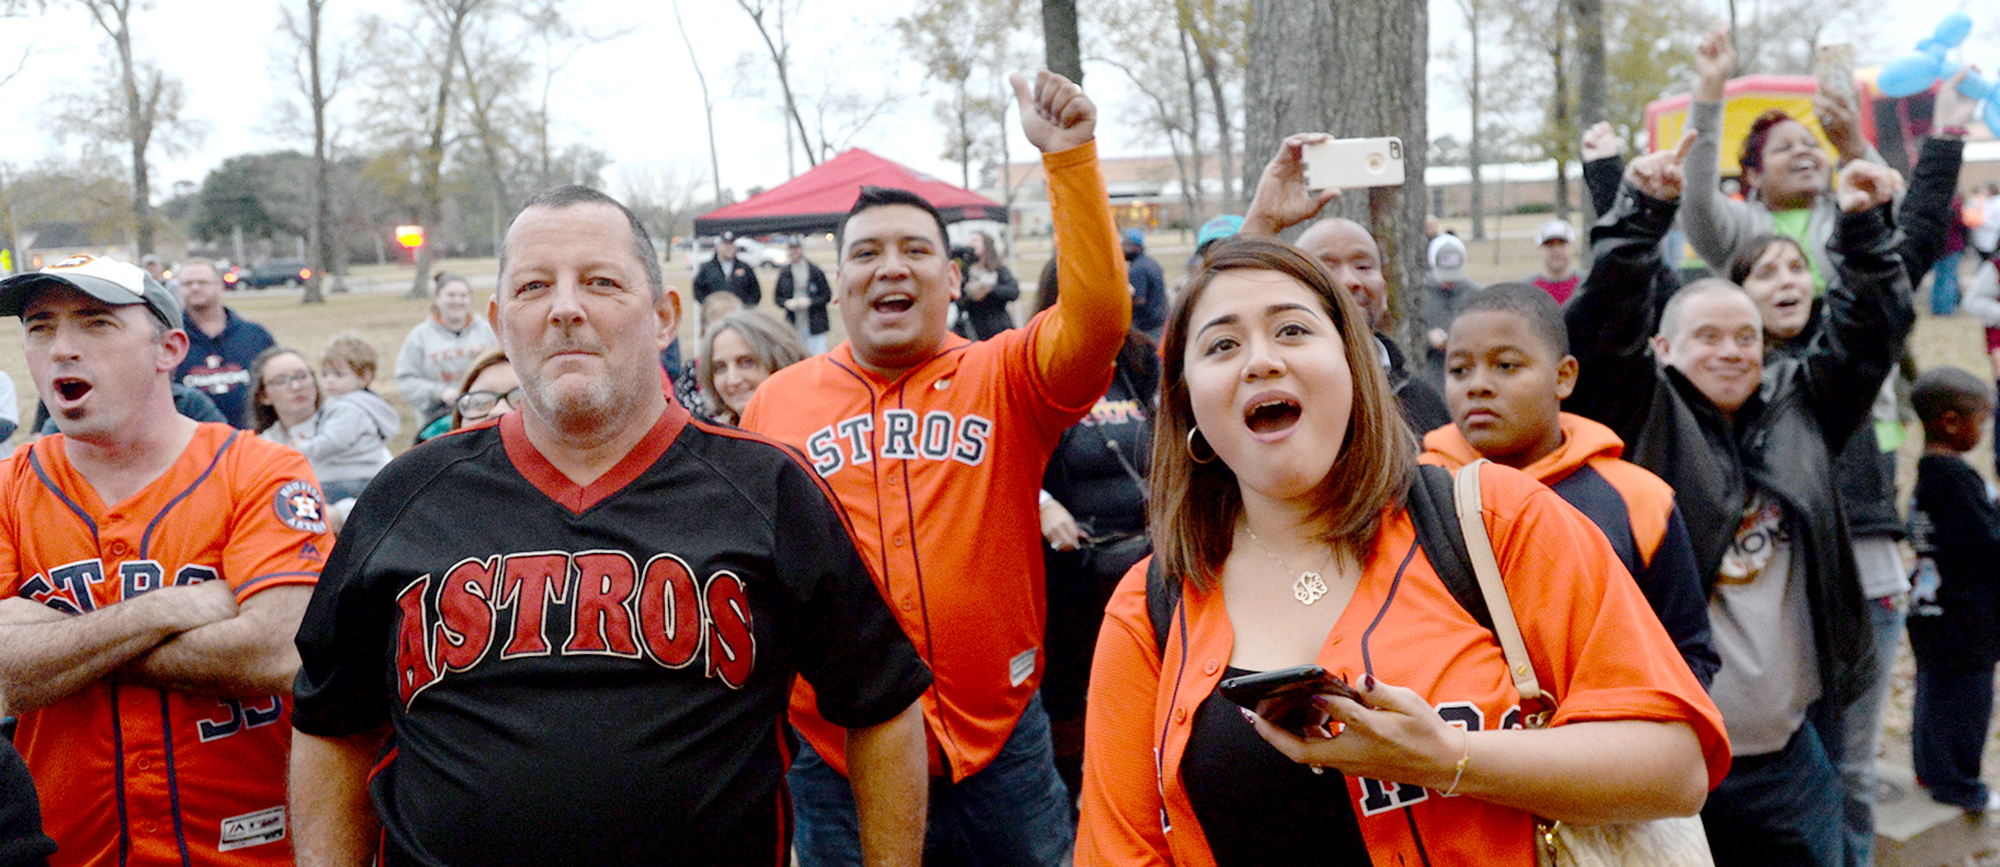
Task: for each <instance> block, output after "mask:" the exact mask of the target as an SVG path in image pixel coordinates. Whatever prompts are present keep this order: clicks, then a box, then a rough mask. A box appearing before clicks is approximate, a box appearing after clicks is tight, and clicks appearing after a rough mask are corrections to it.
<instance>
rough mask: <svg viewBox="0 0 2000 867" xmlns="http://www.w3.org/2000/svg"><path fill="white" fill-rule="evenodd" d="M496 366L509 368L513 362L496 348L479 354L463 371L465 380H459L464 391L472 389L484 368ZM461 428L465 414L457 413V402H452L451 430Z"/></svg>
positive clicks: (461, 395) (484, 370) (510, 406)
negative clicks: (462, 384) (463, 384)
mask: <svg viewBox="0 0 2000 867" xmlns="http://www.w3.org/2000/svg"><path fill="white" fill-rule="evenodd" d="M496 364H505V365H508V366H509V367H511V366H513V362H512V361H509V360H508V359H507V353H506V351H505V350H502V349H499V348H497V347H496V348H494V349H489V350H486V352H485V353H483V354H481V355H480V356H479V357H478V358H475V359H473V360H472V366H471V367H468V368H466V369H465V378H464V379H461V380H459V382H463V383H465V386H464V389H465V390H466V391H470V390H471V389H472V384H473V383H474V382H476V381H478V379H479V375H480V374H482V373H485V372H486V368H489V367H492V366H493V365H496ZM459 396H460V397H463V396H464V394H463V393H461V394H460V395H459ZM508 408H509V409H518V407H514V406H512V405H511V404H510V405H509V407H508ZM462 427H465V413H462V412H459V411H458V401H455V400H454V401H452V402H451V429H452V430H458V429H459V428H462Z"/></svg>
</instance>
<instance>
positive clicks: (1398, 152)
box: [1299, 136, 1403, 190]
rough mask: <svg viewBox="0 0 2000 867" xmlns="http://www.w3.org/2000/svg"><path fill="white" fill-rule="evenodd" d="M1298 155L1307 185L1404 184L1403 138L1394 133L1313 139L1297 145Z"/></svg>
mask: <svg viewBox="0 0 2000 867" xmlns="http://www.w3.org/2000/svg"><path fill="white" fill-rule="evenodd" d="M1299 159H1300V161H1301V162H1303V163H1305V167H1306V188H1307V189H1312V190H1329V189H1352V188H1356V187H1399V186H1402V185H1403V140H1402V139H1399V138H1396V137H1394V136H1387V137H1383V138H1342V139H1333V140H1331V141H1323V142H1315V143H1313V144H1309V145H1306V146H1305V147H1302V148H1300V149H1299Z"/></svg>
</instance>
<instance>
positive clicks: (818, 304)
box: [771, 262, 833, 334]
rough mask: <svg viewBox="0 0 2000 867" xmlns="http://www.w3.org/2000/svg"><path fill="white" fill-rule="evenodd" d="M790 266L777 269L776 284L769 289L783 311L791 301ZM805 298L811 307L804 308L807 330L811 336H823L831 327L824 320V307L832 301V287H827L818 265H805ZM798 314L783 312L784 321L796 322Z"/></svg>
mask: <svg viewBox="0 0 2000 867" xmlns="http://www.w3.org/2000/svg"><path fill="white" fill-rule="evenodd" d="M792 292H793V288H792V266H791V265H789V264H787V265H784V266H782V267H780V268H779V269H778V282H777V284H776V285H774V286H772V287H771V294H772V296H773V297H774V299H775V300H776V301H777V302H778V307H779V308H780V309H783V308H784V306H785V302H786V301H790V300H792ZM806 297H808V298H811V299H812V306H811V307H808V308H806V326H807V330H808V331H810V332H811V333H813V334H825V333H826V330H827V329H828V328H830V327H831V326H830V325H829V324H828V323H827V320H826V305H827V303H828V302H830V301H832V300H833V287H832V286H829V285H827V282H826V272H825V271H821V270H820V269H819V266H818V265H814V264H813V263H811V262H807V263H806ZM796 316H798V314H796V313H793V312H792V311H790V310H785V321H786V322H796V321H798V320H797V319H796V318H794V317H796Z"/></svg>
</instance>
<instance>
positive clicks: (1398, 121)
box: [1244, 0, 1430, 322]
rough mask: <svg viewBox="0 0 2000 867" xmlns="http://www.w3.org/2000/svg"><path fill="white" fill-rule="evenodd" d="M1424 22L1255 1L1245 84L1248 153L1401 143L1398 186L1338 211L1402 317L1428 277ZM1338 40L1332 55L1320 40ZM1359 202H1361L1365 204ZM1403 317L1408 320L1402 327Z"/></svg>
mask: <svg viewBox="0 0 2000 867" xmlns="http://www.w3.org/2000/svg"><path fill="white" fill-rule="evenodd" d="M1429 28H1430V20H1429V17H1428V15H1427V14H1426V11H1425V5H1424V4H1421V3H1414V4H1413V3H1409V2H1406V0H1251V6H1250V30H1249V35H1248V46H1249V48H1248V54H1247V56H1248V57H1249V60H1250V63H1249V68H1248V70H1247V78H1246V80H1245V84H1244V105H1245V106H1246V108H1247V111H1246V112H1245V121H1246V122H1245V124H1244V129H1245V145H1246V152H1247V153H1252V154H1269V153H1274V152H1276V151H1277V149H1278V143H1279V142H1280V141H1282V140H1283V139H1284V137H1285V136H1287V135H1290V134H1292V133H1295V132H1306V131H1323V132H1330V133H1332V134H1334V135H1336V136H1347V137H1353V136H1378V135H1396V136H1400V137H1401V138H1402V139H1403V141H1404V142H1405V143H1406V144H1407V145H1408V146H1406V147H1404V148H1403V160H1404V170H1405V171H1404V177H1405V178H1406V180H1405V182H1404V185H1403V186H1401V187H1382V188H1377V189H1372V190H1369V191H1368V195H1367V196H1361V195H1358V191H1356V193H1350V194H1349V195H1347V196H1344V197H1342V199H1341V201H1340V202H1339V203H1338V204H1337V205H1336V206H1335V207H1336V208H1337V209H1338V211H1339V212H1340V213H1341V214H1342V215H1344V216H1349V217H1354V218H1357V219H1360V220H1362V221H1363V222H1364V223H1365V224H1366V225H1368V226H1369V228H1370V231H1371V233H1372V234H1373V235H1374V236H1375V240H1376V241H1377V243H1379V244H1380V245H1381V247H1382V266H1383V276H1384V277H1386V278H1387V280H1388V283H1389V291H1390V293H1391V296H1392V298H1393V299H1394V302H1395V304H1396V308H1397V309H1398V310H1400V311H1403V312H1405V313H1407V312H1408V311H1410V310H1411V309H1412V303H1411V300H1412V298H1414V297H1415V296H1416V295H1417V292H1416V291H1415V290H1416V288H1417V285H1418V281H1419V280H1420V277H1419V275H1421V274H1423V273H1424V267H1423V258H1424V212H1425V210H1426V206H1427V205H1428V201H1427V198H1428V197H1427V196H1426V195H1425V193H1424V165H1425V148H1424V147H1423V144H1422V143H1423V142H1426V141H1428V140H1429V136H1428V134H1427V131H1426V128H1425V119H1424V98H1425V81H1426V79H1425V75H1424V66H1425V61H1426V59H1427V56H1428V52H1427V50H1426V48H1427V42H1428V39H1429ZM1328 33H1338V34H1340V35H1341V38H1340V44H1339V49H1338V50H1333V49H1332V48H1331V46H1330V44H1329V43H1328V41H1327V40H1326V38H1325V34H1328ZM1364 199H1365V201H1364ZM1408 318H1409V317H1408V316H1404V317H1403V319H1404V321H1405V322H1407V321H1408Z"/></svg>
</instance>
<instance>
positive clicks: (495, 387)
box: [451, 349, 521, 430]
mask: <svg viewBox="0 0 2000 867" xmlns="http://www.w3.org/2000/svg"><path fill="white" fill-rule="evenodd" d="M520 405H521V380H520V378H519V377H516V376H515V375H514V365H513V363H512V362H509V361H508V360H507V356H506V355H505V354H503V353H501V352H500V350H497V349H496V350H493V351H492V352H488V353H486V354H485V355H482V356H480V357H479V359H478V360H477V361H474V362H473V363H472V366H471V367H470V368H467V369H466V371H465V393H464V394H461V395H459V396H458V400H457V401H455V402H454V403H453V404H452V408H451V429H452V430H458V429H459V428H462V427H469V426H471V425H475V424H478V423H480V422H482V421H485V420H487V419H489V418H499V417H500V416H502V415H505V414H506V413H510V412H513V411H514V409H515V408H516V407H518V406H520Z"/></svg>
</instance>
